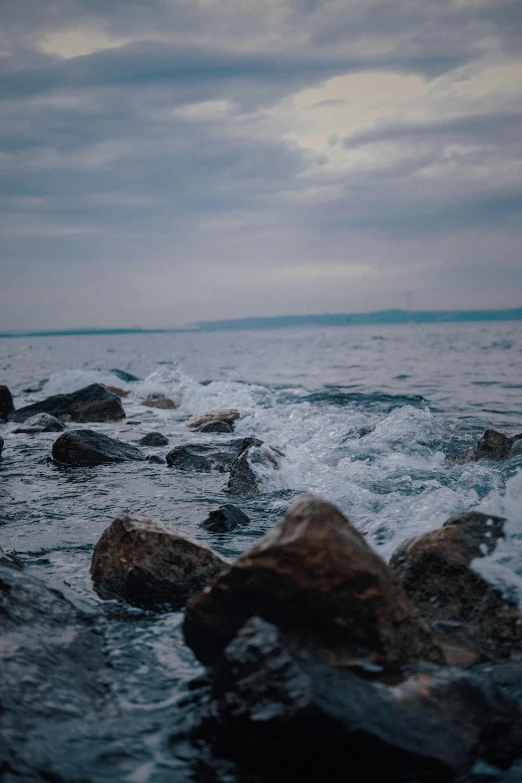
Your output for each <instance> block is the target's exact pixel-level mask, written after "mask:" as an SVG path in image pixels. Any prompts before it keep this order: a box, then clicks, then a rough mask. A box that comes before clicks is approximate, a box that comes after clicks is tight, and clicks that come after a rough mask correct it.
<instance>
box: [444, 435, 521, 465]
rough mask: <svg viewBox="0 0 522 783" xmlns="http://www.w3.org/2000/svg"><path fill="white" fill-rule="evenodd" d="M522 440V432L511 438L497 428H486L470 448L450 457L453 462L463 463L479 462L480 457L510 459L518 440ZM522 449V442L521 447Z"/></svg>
mask: <svg viewBox="0 0 522 783" xmlns="http://www.w3.org/2000/svg"><path fill="white" fill-rule="evenodd" d="M521 440H522V433H520V434H519V435H514V436H513V437H512V438H509V437H508V436H507V435H503V434H502V433H501V432H497V431H496V430H486V432H485V433H484V435H483V436H482V437H481V438H480V440H479V441H478V442H477V443H476V444H475V445H474V446H470V448H469V449H466V450H465V451H462V452H460V453H459V454H454V455H453V456H451V457H450V460H451V461H452V462H456V463H457V464H462V463H464V462H477V461H478V460H479V459H494V460H500V459H509V458H510V457H511V456H514V455H513V454H512V450H513V448H514V446H515V444H516V443H517V442H520V441H521ZM519 448H520V449H522V444H521V446H520V447H519Z"/></svg>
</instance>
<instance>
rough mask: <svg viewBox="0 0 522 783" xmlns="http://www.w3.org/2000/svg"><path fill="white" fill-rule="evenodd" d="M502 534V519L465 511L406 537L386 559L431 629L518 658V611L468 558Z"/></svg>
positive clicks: (521, 648)
mask: <svg viewBox="0 0 522 783" xmlns="http://www.w3.org/2000/svg"><path fill="white" fill-rule="evenodd" d="M503 535H504V520H503V519H501V518H500V517H492V516H488V515H487V514H481V513H479V512H477V511H469V512H468V513H466V514H460V515H459V516H455V517H452V518H451V519H448V521H447V522H445V524H444V525H443V527H442V528H440V529H439V530H435V531H433V532H432V533H427V534H426V535H423V536H419V537H418V538H413V539H411V540H410V541H406V542H405V543H404V544H402V545H401V546H400V547H399V549H398V550H397V551H396V552H395V553H394V555H393V557H392V558H391V561H390V567H391V568H392V570H393V571H394V572H395V574H396V575H397V577H398V578H399V579H400V581H401V583H402V585H403V587H404V589H405V590H406V592H407V593H408V595H409V596H410V598H411V600H412V601H413V602H414V603H415V604H416V606H418V608H419V610H420V613H421V616H422V617H423V619H424V620H425V621H426V622H427V623H428V624H429V625H430V626H431V627H432V629H433V630H434V632H436V633H437V634H438V635H440V637H441V638H442V639H443V640H445V641H447V642H449V643H450V644H456V645H458V646H460V647H464V648H467V649H468V650H473V651H474V652H475V653H477V654H478V655H482V656H486V657H488V658H491V659H493V660H506V659H509V658H510V657H512V656H513V655H518V656H521V657H522V615H521V614H520V612H519V610H518V608H517V606H516V604H515V603H514V602H512V601H510V600H509V599H507V598H506V597H504V596H503V595H502V593H501V592H500V590H498V589H497V588H496V587H494V586H493V585H491V584H490V583H489V582H487V581H486V580H485V579H484V578H483V577H482V576H481V575H480V574H479V573H477V572H476V571H474V570H473V569H472V568H471V562H472V561H473V560H474V559H476V558H480V557H484V556H485V555H489V554H491V553H492V552H493V550H494V549H495V546H496V544H497V541H498V539H499V538H500V537H502V536H503Z"/></svg>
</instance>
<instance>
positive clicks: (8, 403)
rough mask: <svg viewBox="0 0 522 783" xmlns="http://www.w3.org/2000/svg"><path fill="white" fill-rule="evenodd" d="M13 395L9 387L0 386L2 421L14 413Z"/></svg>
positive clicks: (0, 417) (0, 413)
mask: <svg viewBox="0 0 522 783" xmlns="http://www.w3.org/2000/svg"><path fill="white" fill-rule="evenodd" d="M14 409H15V407H14V403H13V395H12V394H11V392H10V390H9V388H8V387H7V386H3V385H0V421H3V420H5V419H7V418H9V414H11V413H12V412H13V411H14Z"/></svg>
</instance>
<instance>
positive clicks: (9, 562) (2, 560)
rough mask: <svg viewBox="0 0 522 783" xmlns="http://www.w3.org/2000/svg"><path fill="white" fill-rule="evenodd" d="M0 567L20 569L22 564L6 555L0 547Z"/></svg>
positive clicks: (13, 557)
mask: <svg viewBox="0 0 522 783" xmlns="http://www.w3.org/2000/svg"><path fill="white" fill-rule="evenodd" d="M0 566H2V567H5V568H16V569H20V568H21V567H22V564H21V562H20V561H19V560H18V558H17V557H15V555H8V554H7V553H6V552H4V550H3V549H2V547H1V546H0Z"/></svg>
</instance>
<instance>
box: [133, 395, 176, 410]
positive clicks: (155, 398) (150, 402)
mask: <svg viewBox="0 0 522 783" xmlns="http://www.w3.org/2000/svg"><path fill="white" fill-rule="evenodd" d="M141 404H142V405H145V407H146V408H160V409H161V410H174V408H178V407H179V405H178V404H177V403H175V402H174V400H171V399H170V397H165V395H164V394H149V396H148V397H147V399H146V400H142V402H141Z"/></svg>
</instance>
